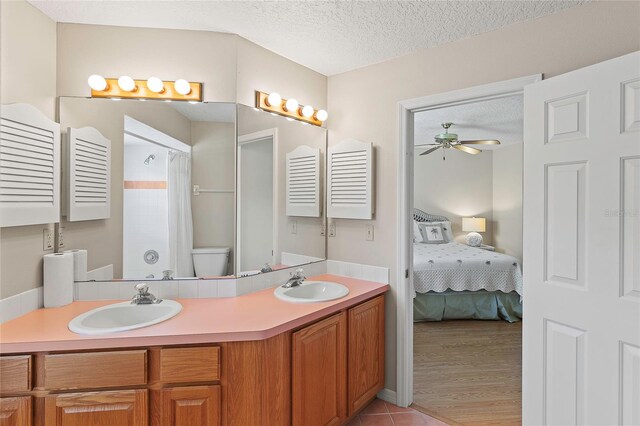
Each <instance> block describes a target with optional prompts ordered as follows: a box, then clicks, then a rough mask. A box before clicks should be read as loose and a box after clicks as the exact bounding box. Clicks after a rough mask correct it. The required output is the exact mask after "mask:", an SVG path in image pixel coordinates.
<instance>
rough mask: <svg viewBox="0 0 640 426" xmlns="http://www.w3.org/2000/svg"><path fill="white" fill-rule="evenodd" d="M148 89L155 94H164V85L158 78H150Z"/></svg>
mask: <svg viewBox="0 0 640 426" xmlns="http://www.w3.org/2000/svg"><path fill="white" fill-rule="evenodd" d="M147 87H148V88H149V90H151V91H152V92H154V93H162V92H164V83H163V82H162V80H160V79H159V78H158V77H149V79H148V80H147Z"/></svg>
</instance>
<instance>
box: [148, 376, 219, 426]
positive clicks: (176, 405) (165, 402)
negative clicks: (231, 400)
mask: <svg viewBox="0 0 640 426" xmlns="http://www.w3.org/2000/svg"><path fill="white" fill-rule="evenodd" d="M154 392H155V391H154ZM158 392H160V393H161V397H160V398H159V400H156V399H155V398H154V402H156V401H157V402H158V403H159V405H155V406H152V407H151V409H152V411H153V415H152V418H153V419H154V421H153V423H152V424H153V425H154V426H215V425H219V424H220V386H191V387H183V388H170V389H163V390H161V391H158ZM158 414H159V415H158Z"/></svg>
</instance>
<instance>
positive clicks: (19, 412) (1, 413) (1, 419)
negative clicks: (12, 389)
mask: <svg viewBox="0 0 640 426" xmlns="http://www.w3.org/2000/svg"><path fill="white" fill-rule="evenodd" d="M32 417H33V413H32V408H31V397H30V396H21V397H17V398H0V426H31V425H32V424H33V421H32Z"/></svg>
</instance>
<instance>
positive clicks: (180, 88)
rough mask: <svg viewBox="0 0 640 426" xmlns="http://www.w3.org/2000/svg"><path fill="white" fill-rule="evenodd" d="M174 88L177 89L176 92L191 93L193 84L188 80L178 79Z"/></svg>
mask: <svg viewBox="0 0 640 426" xmlns="http://www.w3.org/2000/svg"><path fill="white" fill-rule="evenodd" d="M173 88H174V89H176V92H178V93H179V94H181V95H184V96H186V95H188V94H189V93H191V85H190V84H189V82H188V81H187V80H183V79H179V80H176V81H175V83H173Z"/></svg>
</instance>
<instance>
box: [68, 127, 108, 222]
mask: <svg viewBox="0 0 640 426" xmlns="http://www.w3.org/2000/svg"><path fill="white" fill-rule="evenodd" d="M67 135H68V141H69V142H68V146H67V164H68V168H67V173H68V174H67V176H68V179H65V181H68V184H67V185H65V186H66V189H67V191H68V192H67V197H66V198H67V199H68V200H67V202H68V205H67V220H68V221H69V222H75V221H80V220H94V219H107V218H109V217H110V216H111V141H110V140H109V139H107V138H105V137H104V136H103V135H102V134H101V133H100V132H99V131H98V130H96V129H94V128H93V127H83V128H81V129H73V128H69V129H68V132H67Z"/></svg>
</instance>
